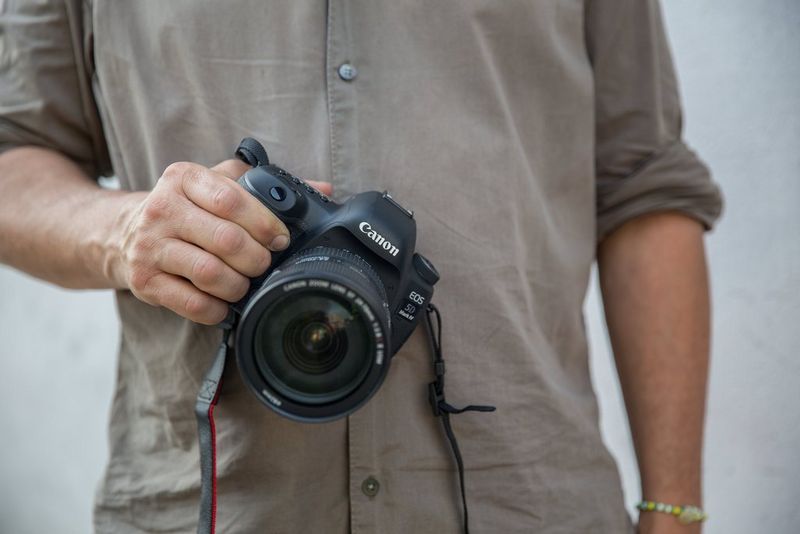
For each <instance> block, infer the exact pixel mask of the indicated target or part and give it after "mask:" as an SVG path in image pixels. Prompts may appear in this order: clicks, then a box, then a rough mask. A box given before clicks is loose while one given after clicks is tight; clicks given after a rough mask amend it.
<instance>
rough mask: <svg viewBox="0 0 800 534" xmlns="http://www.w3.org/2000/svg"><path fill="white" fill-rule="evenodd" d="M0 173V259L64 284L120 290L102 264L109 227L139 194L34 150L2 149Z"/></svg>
mask: <svg viewBox="0 0 800 534" xmlns="http://www.w3.org/2000/svg"><path fill="white" fill-rule="evenodd" d="M0 177H2V179H0V236H2V237H0V262H2V263H5V264H8V265H11V266H12V267H15V268H17V269H20V270H22V271H25V272H27V273H28V274H31V275H33V276H36V277H38V278H42V279H44V280H47V281H49V282H52V283H55V284H58V285H60V286H64V287H69V288H111V287H122V285H123V283H122V281H121V280H119V279H118V277H115V276H114V273H113V272H111V271H112V269H111V267H110V265H109V261H108V258H109V257H111V254H110V251H111V250H112V249H114V248H115V247H118V246H119V245H118V243H116V242H115V241H114V239H113V238H112V236H113V235H114V231H113V229H114V225H115V224H118V221H121V220H123V219H124V217H121V216H122V215H123V214H124V213H125V212H126V210H130V209H132V208H133V206H134V203H133V202H132V201H134V200H135V197H141V196H142V195H143V194H142V193H126V192H120V191H108V190H104V189H101V188H100V187H98V186H97V184H96V183H95V182H94V181H92V180H91V179H90V178H89V177H87V176H86V175H85V174H84V173H83V171H81V169H80V168H79V167H77V166H76V165H75V164H74V163H73V162H72V161H70V160H69V159H67V158H66V157H64V156H62V155H61V154H59V153H57V152H54V151H52V150H47V149H43V148H36V147H21V148H16V149H12V150H9V151H7V152H4V153H3V154H0ZM139 200H141V199H139Z"/></svg>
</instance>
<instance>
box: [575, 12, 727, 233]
mask: <svg viewBox="0 0 800 534" xmlns="http://www.w3.org/2000/svg"><path fill="white" fill-rule="evenodd" d="M586 39H587V47H588V53H589V57H590V60H591V62H592V68H593V70H594V79H595V127H596V146H595V165H596V175H597V182H596V194H597V198H596V203H597V239H598V242H599V241H601V240H602V239H603V238H605V237H606V236H607V235H608V234H609V233H611V232H612V231H613V230H614V229H616V228H617V227H619V226H620V225H622V224H623V223H625V222H626V221H628V220H630V219H632V218H634V217H637V216H639V215H643V214H646V213H650V212H654V211H665V210H670V211H678V212H682V213H684V214H686V215H688V216H690V217H693V218H694V219H696V220H698V221H700V222H701V223H702V224H703V225H704V226H705V228H706V229H710V228H711V227H712V226H713V224H714V222H715V221H716V220H717V218H718V217H719V215H720V213H721V210H722V196H721V193H720V190H719V188H718V187H717V185H716V184H715V183H714V182H713V181H712V179H711V176H710V174H709V171H708V168H707V167H706V165H705V164H704V163H703V162H702V161H701V160H700V158H699V157H698V156H697V155H696V154H695V153H694V152H693V151H692V150H691V149H690V148H688V147H687V146H686V144H685V143H684V142H683V140H682V138H681V126H682V125H681V104H680V99H679V95H678V84H677V79H676V76H675V69H674V66H673V63H672V57H671V55H670V51H669V45H668V42H667V38H666V35H665V31H664V24H663V20H662V16H661V11H660V6H659V3H658V0H589V2H588V5H587V17H586Z"/></svg>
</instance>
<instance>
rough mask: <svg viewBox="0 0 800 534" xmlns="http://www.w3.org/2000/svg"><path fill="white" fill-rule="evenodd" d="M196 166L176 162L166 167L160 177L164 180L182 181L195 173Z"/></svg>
mask: <svg viewBox="0 0 800 534" xmlns="http://www.w3.org/2000/svg"><path fill="white" fill-rule="evenodd" d="M197 167H198V166H197V165H196V164H194V163H190V162H188V161H176V162H174V163H170V164H169V165H167V168H166V169H164V173H163V174H162V175H161V178H162V179H165V180H170V181H171V180H183V179H184V178H186V177H187V176H192V175H194V174H195V173H196V172H197Z"/></svg>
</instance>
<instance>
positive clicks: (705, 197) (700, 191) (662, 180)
mask: <svg viewBox="0 0 800 534" xmlns="http://www.w3.org/2000/svg"><path fill="white" fill-rule="evenodd" d="M596 193H597V242H598V243H599V242H600V241H602V240H603V239H605V237H606V236H608V235H609V234H610V233H611V232H613V231H614V230H615V229H616V228H618V227H619V226H621V225H622V224H624V223H625V222H627V221H629V220H630V219H633V218H634V217H638V216H639V215H645V214H647V213H652V212H656V211H678V212H682V213H684V214H686V215H687V216H689V217H692V218H694V219H696V220H698V221H700V222H701V223H702V224H703V226H704V227H705V228H706V230H710V229H711V228H712V227H713V225H714V223H715V222H716V220H717V219H718V218H719V216H720V214H721V213H722V203H723V200H722V193H721V192H720V190H719V187H718V186H717V185H716V184H715V183H714V182H713V181H712V180H711V176H710V174H709V171H708V168H707V167H706V166H705V164H704V163H703V162H702V161H701V160H700V159H699V158H698V157H697V155H696V154H695V153H694V152H692V150H690V149H689V148H688V147H687V146H686V145H685V144H684V143H683V142H681V141H676V142H675V143H673V144H671V145H669V146H668V147H666V148H665V149H664V150H662V151H660V152H656V153H655V154H653V155H652V156H651V157H649V158H648V159H647V160H645V161H644V162H643V163H642V164H641V165H640V166H639V167H638V168H637V169H636V170H635V171H633V172H632V173H631V174H629V175H627V176H623V177H619V176H612V177H609V176H606V177H603V176H598V178H597V191H596Z"/></svg>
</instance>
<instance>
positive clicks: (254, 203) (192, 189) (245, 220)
mask: <svg viewBox="0 0 800 534" xmlns="http://www.w3.org/2000/svg"><path fill="white" fill-rule="evenodd" d="M226 170H228V171H230V167H228V168H226ZM181 187H182V189H183V192H184V194H185V195H186V197H187V198H188V199H189V200H191V201H192V202H193V203H194V204H196V205H197V206H199V207H201V208H202V209H204V210H206V211H208V212H210V213H213V214H214V215H216V216H218V217H220V218H222V219H226V220H229V221H231V222H234V223H236V224H238V225H239V226H241V227H242V228H244V229H245V230H246V231H247V233H249V234H250V235H251V236H253V239H255V240H256V241H258V242H259V243H260V244H261V245H263V246H264V247H267V248H269V249H270V250H275V251H277V250H283V249H285V248H286V247H287V246H288V245H289V230H288V229H287V228H286V225H284V224H283V222H281V220H280V219H278V217H276V216H275V214H274V213H272V212H271V211H270V210H269V208H267V207H266V206H264V205H263V204H262V203H261V202H259V201H258V200H257V199H256V198H255V197H254V196H253V195H251V194H250V193H248V192H247V191H245V190H244V189H243V188H242V186H240V185H239V184H238V183H236V182H235V181H233V180H231V179H230V177H229V176H228V175H226V174H223V173H221V172H217V171H215V170H213V169H206V168H203V167H199V166H198V168H197V170H196V172H193V173H185V174H184V176H183V178H182V179H181Z"/></svg>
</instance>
